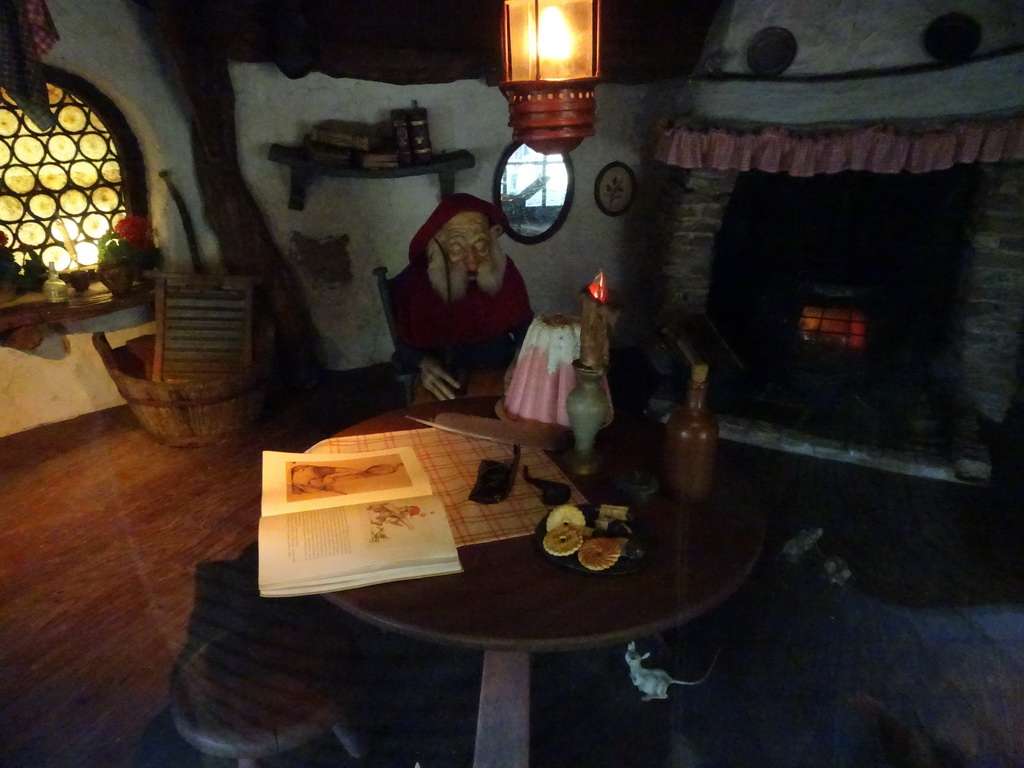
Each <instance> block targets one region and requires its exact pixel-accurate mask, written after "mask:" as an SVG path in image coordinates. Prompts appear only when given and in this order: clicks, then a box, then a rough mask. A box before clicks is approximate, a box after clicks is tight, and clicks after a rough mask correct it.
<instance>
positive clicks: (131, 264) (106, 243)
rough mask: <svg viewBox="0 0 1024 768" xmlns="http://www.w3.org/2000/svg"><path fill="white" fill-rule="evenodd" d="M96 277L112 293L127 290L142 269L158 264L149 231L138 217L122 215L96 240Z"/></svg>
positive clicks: (152, 267) (157, 252)
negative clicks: (110, 230)
mask: <svg viewBox="0 0 1024 768" xmlns="http://www.w3.org/2000/svg"><path fill="white" fill-rule="evenodd" d="M97 246H98V247H99V259H98V261H97V264H96V276H97V277H98V278H99V279H100V282H102V283H103V284H104V285H105V286H106V287H107V289H108V290H109V291H110V292H111V293H112V294H114V295H115V296H117V295H119V294H122V293H125V292H127V291H128V290H130V289H131V287H132V284H133V283H134V282H135V281H136V280H137V279H138V278H139V277H140V275H141V273H142V271H143V270H146V269H154V268H155V267H157V266H158V265H159V263H160V251H159V250H158V249H157V247H156V245H154V243H153V230H152V228H151V227H150V224H149V221H148V220H147V219H145V218H143V217H142V216H125V217H124V218H123V219H121V220H120V221H119V222H117V224H115V225H114V230H113V231H112V232H110V233H108V234H107V235H105V236H104V237H103V238H102V239H101V240H100V241H99V243H97Z"/></svg>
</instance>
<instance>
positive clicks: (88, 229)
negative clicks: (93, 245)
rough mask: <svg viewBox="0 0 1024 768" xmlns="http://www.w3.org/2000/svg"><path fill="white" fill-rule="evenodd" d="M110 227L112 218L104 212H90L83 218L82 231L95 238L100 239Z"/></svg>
mask: <svg viewBox="0 0 1024 768" xmlns="http://www.w3.org/2000/svg"><path fill="white" fill-rule="evenodd" d="M110 228H111V227H110V220H109V219H108V218H107V217H106V216H104V215H103V214H102V213H90V214H89V215H88V216H86V217H85V218H84V219H83V220H82V231H83V232H84V233H85V235H86V237H90V238H92V239H93V240H99V239H100V238H101V237H103V236H104V235H105V234H107V232H109V231H110Z"/></svg>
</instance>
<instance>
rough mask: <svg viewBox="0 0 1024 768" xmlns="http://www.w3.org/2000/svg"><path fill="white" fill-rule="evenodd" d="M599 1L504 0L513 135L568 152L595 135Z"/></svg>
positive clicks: (505, 88) (546, 150)
mask: <svg viewBox="0 0 1024 768" xmlns="http://www.w3.org/2000/svg"><path fill="white" fill-rule="evenodd" d="M599 15H600V0H505V28H504V41H503V42H504V53H505V80H504V82H502V83H501V91H502V93H504V94H505V98H506V99H507V100H508V114H509V119H508V124H509V126H510V127H511V128H512V138H513V139H514V140H516V141H521V142H523V143H524V144H526V145H527V146H529V147H530V149H532V150H534V151H535V152H540V153H541V154H545V155H550V154H564V153H566V152H569V151H570V150H572V149H575V148H576V147H577V146H579V144H580V142H581V141H583V139H585V138H586V137H587V136H593V135H594V121H595V113H596V111H597V104H596V102H595V101H594V88H595V86H596V85H597V78H598V18H599Z"/></svg>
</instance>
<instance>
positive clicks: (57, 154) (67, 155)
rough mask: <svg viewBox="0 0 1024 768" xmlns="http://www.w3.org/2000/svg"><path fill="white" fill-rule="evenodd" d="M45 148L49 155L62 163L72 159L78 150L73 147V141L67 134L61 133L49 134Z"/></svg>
mask: <svg viewBox="0 0 1024 768" xmlns="http://www.w3.org/2000/svg"><path fill="white" fill-rule="evenodd" d="M46 148H47V149H48V150H50V157H52V158H53V159H54V160H57V161H59V162H62V163H66V162H69V161H70V160H72V159H73V158H74V156H75V153H76V152H77V151H78V149H77V148H76V147H75V142H73V141H72V140H71V138H70V137H69V136H64V135H63V134H61V135H57V136H51V137H50V141H49V143H47V145H46Z"/></svg>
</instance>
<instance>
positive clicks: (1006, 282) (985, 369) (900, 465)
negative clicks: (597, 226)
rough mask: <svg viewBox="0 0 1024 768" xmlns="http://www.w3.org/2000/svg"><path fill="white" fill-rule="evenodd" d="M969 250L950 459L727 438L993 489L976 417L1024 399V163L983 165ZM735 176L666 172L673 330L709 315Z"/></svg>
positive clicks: (789, 438) (739, 429)
mask: <svg viewBox="0 0 1024 768" xmlns="http://www.w3.org/2000/svg"><path fill="white" fill-rule="evenodd" d="M979 166H980V167H981V169H982V180H981V183H980V185H979V188H978V191H977V193H976V196H975V205H974V215H973V226H972V231H971V232H969V233H968V236H969V240H970V246H969V248H968V249H967V253H965V254H964V259H965V262H964V263H965V269H964V270H963V278H962V284H961V301H960V302H959V305H958V308H957V311H956V317H955V320H956V332H955V338H954V343H953V349H952V352H953V355H954V357H955V361H954V363H953V364H954V366H955V368H956V377H955V378H956V381H957V399H958V400H959V401H960V404H961V409H962V414H960V415H958V417H957V419H956V422H957V425H956V436H955V437H954V439H953V440H952V444H951V445H950V446H949V453H948V454H947V455H942V452H941V451H939V452H937V451H936V450H935V447H934V446H931V445H922V446H918V447H917V449H916V450H908V451H895V452H894V451H886V450H880V449H870V448H865V447H863V446H852V445H847V444H843V443H842V442H839V441H833V440H825V439H820V438H813V437H811V436H810V435H805V434H801V433H800V432H798V431H794V430H788V429H780V428H779V427H777V426H773V425H771V424H768V423H763V422H753V421H750V420H745V419H740V418H733V417H729V416H724V415H723V416H722V432H723V436H724V437H726V438H729V439H735V440H738V441H742V442H747V443H754V444H760V445H765V446H768V447H775V448H778V449H781V450H787V451H792V452H798V453H808V454H812V455H818V456H822V457H827V458H832V459H838V460H843V461H852V462H855V463H859V464H865V465H871V466H877V467H880V468H883V469H888V470H892V471H898V472H903V473H906V474H914V475H923V476H929V477H938V478H944V479H951V480H952V479H956V480H968V481H975V482H977V481H985V480H986V479H987V476H988V472H989V469H990V465H989V461H988V458H987V451H986V450H985V447H984V445H983V443H982V442H981V440H980V439H979V436H978V435H979V425H978V417H984V418H985V419H989V420H991V421H994V422H997V423H1001V422H1002V421H1003V419H1004V418H1005V416H1006V412H1007V410H1008V409H1009V407H1010V405H1011V404H1012V403H1013V402H1014V400H1015V398H1019V397H1020V396H1021V393H1022V384H1021V382H1022V378H1024V376H1022V369H1024V362H1022V351H1021V348H1022V345H1021V329H1022V323H1024V163H1020V162H1001V163H980V164H979ZM736 178H737V172H736V171H718V170H709V169H690V170H686V169H681V168H675V167H668V166H666V169H665V176H664V179H663V181H662V187H661V192H660V201H659V205H660V212H659V216H658V220H659V221H660V224H659V225H658V229H659V230H660V231H659V232H658V233H657V235H656V237H655V245H656V248H657V249H658V250H659V251H660V254H661V261H662V269H663V273H664V276H665V284H664V297H663V302H662V313H663V321H664V324H665V325H666V326H667V327H672V326H674V325H677V324H678V323H680V322H681V321H682V320H683V319H684V318H685V317H687V316H693V315H701V314H703V313H704V312H705V309H706V306H707V299H708V293H709V288H710V279H711V265H712V262H713V259H714V257H715V236H716V234H717V232H718V230H719V229H720V227H721V224H722V217H723V214H724V213H725V210H726V207H727V206H728V204H729V200H730V196H731V193H732V191H733V188H734V186H735V183H736Z"/></svg>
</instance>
